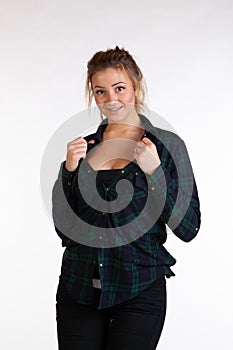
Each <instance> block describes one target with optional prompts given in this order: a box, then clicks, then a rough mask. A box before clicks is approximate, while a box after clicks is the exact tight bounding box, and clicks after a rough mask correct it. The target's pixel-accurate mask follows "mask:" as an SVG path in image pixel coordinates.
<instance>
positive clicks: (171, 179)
mask: <svg viewBox="0 0 233 350" xmlns="http://www.w3.org/2000/svg"><path fill="white" fill-rule="evenodd" d="M172 158H173V161H174V162H173V164H175V167H176V171H168V170H167V168H166V167H165V166H164V164H163V159H161V164H160V165H159V167H157V169H156V170H155V171H154V172H153V173H152V174H151V175H149V187H150V189H151V190H152V193H153V197H154V200H155V202H158V203H159V202H160V203H161V201H164V202H165V205H164V208H163V210H162V213H161V216H160V218H161V219H162V220H163V222H164V223H166V224H167V225H168V227H169V228H170V229H171V230H172V231H173V232H174V233H175V235H177V236H178V237H179V238H180V239H182V240H183V241H185V242H189V241H191V240H192V239H193V238H194V237H195V236H196V235H197V233H198V231H199V228H200V224H201V212H200V202H199V198H198V191H197V186H196V181H195V178H194V174H193V170H192V166H191V162H190V159H189V155H188V151H187V148H186V145H185V143H184V141H183V140H181V139H180V138H178V142H177V146H176V149H175V152H174V154H173V155H172ZM173 166H174V165H173ZM175 174H176V175H175Z"/></svg>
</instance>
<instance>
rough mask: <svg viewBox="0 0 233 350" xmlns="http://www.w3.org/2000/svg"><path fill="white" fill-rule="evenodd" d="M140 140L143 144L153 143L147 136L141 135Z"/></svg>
mask: <svg viewBox="0 0 233 350" xmlns="http://www.w3.org/2000/svg"><path fill="white" fill-rule="evenodd" d="M142 142H143V144H144V145H151V144H152V143H153V142H152V141H151V140H150V139H148V137H143V139H142Z"/></svg>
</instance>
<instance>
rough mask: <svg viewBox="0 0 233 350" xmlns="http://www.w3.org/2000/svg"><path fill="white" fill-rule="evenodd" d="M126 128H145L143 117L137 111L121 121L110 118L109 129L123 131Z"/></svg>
mask: <svg viewBox="0 0 233 350" xmlns="http://www.w3.org/2000/svg"><path fill="white" fill-rule="evenodd" d="M125 128H127V129H138V128H140V129H143V125H142V122H141V119H140V117H139V115H138V114H137V113H135V114H133V115H132V114H131V115H130V116H128V117H127V118H125V119H124V120H121V121H119V122H117V121H113V120H110V119H109V118H108V125H107V129H108V131H112V130H115V131H116V130H119V131H121V130H125Z"/></svg>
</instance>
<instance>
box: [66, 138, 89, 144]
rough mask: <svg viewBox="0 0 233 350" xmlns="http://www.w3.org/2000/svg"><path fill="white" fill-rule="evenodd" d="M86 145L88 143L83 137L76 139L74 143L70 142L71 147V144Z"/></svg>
mask: <svg viewBox="0 0 233 350" xmlns="http://www.w3.org/2000/svg"><path fill="white" fill-rule="evenodd" d="M82 143H83V144H86V143H87V141H86V140H85V139H84V138H83V137H78V138H76V139H74V140H73V141H71V142H69V143H68V145H71V144H82Z"/></svg>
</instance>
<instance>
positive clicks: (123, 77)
mask: <svg viewBox="0 0 233 350" xmlns="http://www.w3.org/2000/svg"><path fill="white" fill-rule="evenodd" d="M92 87H93V94H94V98H95V102H96V104H97V105H98V107H99V109H100V111H101V112H102V113H103V114H104V115H105V116H106V117H107V118H108V119H109V121H112V122H120V121H123V120H125V119H126V118H129V117H132V116H133V115H134V114H135V113H136V110H135V90H134V88H133V84H132V81H131V80H130V78H129V77H128V75H127V73H126V72H125V71H123V70H121V69H120V68H106V69H103V70H100V71H98V72H96V73H95V74H94V75H93V77H92ZM132 113H133V114H132Z"/></svg>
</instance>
